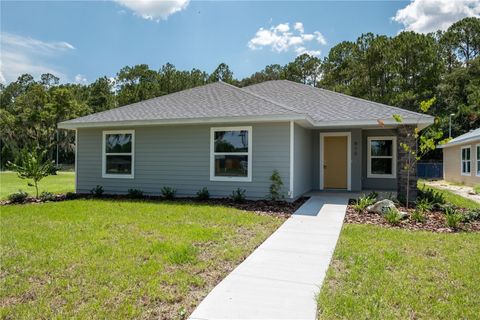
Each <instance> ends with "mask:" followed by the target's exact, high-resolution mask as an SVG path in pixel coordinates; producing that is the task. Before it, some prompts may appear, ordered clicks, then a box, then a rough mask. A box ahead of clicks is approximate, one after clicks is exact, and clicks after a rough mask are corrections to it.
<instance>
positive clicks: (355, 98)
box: [266, 79, 431, 117]
mask: <svg viewBox="0 0 480 320" xmlns="http://www.w3.org/2000/svg"><path fill="white" fill-rule="evenodd" d="M270 81H284V82H288V83H293V84H295V85H299V86H303V87H309V88H311V89H313V90H315V89H318V90H321V91H326V92H328V93H335V94H338V95H341V96H344V97H346V98H348V99H352V100H361V101H365V102H368V103H373V104H376V105H380V106H382V107H387V108H390V109H395V110H400V111H403V112H408V113H414V114H415V115H420V116H427V117H431V116H430V115H429V114H422V113H420V112H415V111H411V110H407V109H403V108H400V107H395V106H391V105H388V104H385V103H381V102H376V101H373V100H367V99H364V98H359V97H354V96H351V95H348V94H346V93H342V92H337V91H333V90H329V89H325V88H319V87H314V86H309V85H306V84H304V83H299V82H295V81H291V80H287V79H282V80H270ZM266 82H268V81H266Z"/></svg>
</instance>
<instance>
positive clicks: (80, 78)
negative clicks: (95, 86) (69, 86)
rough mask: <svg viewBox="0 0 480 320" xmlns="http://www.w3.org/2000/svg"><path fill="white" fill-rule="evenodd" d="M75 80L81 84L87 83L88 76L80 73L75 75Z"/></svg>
mask: <svg viewBox="0 0 480 320" xmlns="http://www.w3.org/2000/svg"><path fill="white" fill-rule="evenodd" d="M75 82H76V83H80V84H85V83H87V78H86V77H85V76H84V75H83V74H80V73H79V74H77V75H76V76H75Z"/></svg>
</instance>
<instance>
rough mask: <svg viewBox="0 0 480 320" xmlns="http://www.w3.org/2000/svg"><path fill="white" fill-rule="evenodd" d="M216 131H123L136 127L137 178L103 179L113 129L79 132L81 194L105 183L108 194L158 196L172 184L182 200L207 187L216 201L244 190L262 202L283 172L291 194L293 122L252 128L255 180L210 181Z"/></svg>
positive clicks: (162, 128) (197, 127) (192, 127)
mask: <svg viewBox="0 0 480 320" xmlns="http://www.w3.org/2000/svg"><path fill="white" fill-rule="evenodd" d="M238 125H239V124H235V125H233V126H238ZM246 125H248V124H246ZM218 126H222V127H223V126H229V125H228V124H226V125H223V124H222V125H218ZM211 127H212V126H211V125H185V126H152V127H134V128H132V127H125V128H122V129H135V177H134V179H118V178H102V131H103V130H110V129H109V128H100V129H97V128H95V129H79V130H78V146H77V150H78V155H77V157H78V158H77V161H78V168H77V177H78V178H77V179H78V180H77V192H79V193H88V192H89V190H91V189H92V188H93V187H95V186H96V185H101V186H103V188H104V190H105V192H106V193H126V192H127V190H128V189H130V188H135V189H140V190H142V191H144V192H145V193H146V194H150V195H158V194H159V193H160V189H161V188H162V187H164V186H170V187H174V188H176V189H177V194H178V195H179V196H194V195H195V194H196V192H197V191H198V190H199V189H201V188H203V187H207V188H208V189H209V191H210V194H211V195H212V196H213V197H225V196H228V195H230V194H231V192H232V190H234V189H236V188H242V189H245V190H246V196H247V197H248V198H252V199H259V198H264V197H266V196H267V195H268V190H269V186H270V176H271V174H272V171H273V170H274V169H277V170H278V171H279V172H280V175H281V177H282V180H283V182H284V193H285V194H287V192H288V186H289V181H290V180H289V170H290V164H289V163H290V127H289V123H288V122H284V123H268V124H267V123H265V124H254V125H252V158H253V159H252V161H253V162H252V163H253V165H252V182H223V181H210V128H211ZM214 127H215V126H214Z"/></svg>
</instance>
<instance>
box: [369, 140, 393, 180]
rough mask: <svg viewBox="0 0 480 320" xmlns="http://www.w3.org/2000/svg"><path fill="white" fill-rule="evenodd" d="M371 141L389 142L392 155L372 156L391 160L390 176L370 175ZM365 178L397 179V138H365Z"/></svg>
mask: <svg viewBox="0 0 480 320" xmlns="http://www.w3.org/2000/svg"><path fill="white" fill-rule="evenodd" d="M372 140H391V141H392V155H391V156H373V158H383V159H390V158H391V159H392V174H378V173H372V145H371V142H372ZM367 178H381V179H396V178H397V137H396V136H380V137H368V138H367Z"/></svg>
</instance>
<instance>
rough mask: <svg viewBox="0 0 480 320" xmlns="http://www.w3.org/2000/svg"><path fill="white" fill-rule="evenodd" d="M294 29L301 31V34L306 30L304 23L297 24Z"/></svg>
mask: <svg viewBox="0 0 480 320" xmlns="http://www.w3.org/2000/svg"><path fill="white" fill-rule="evenodd" d="M293 28H294V29H295V30H297V31H300V32H301V33H303V32H305V29H304V28H303V23H301V22H295V24H294V25H293Z"/></svg>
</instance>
